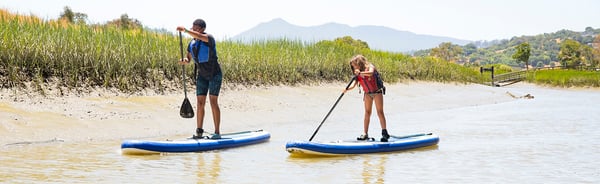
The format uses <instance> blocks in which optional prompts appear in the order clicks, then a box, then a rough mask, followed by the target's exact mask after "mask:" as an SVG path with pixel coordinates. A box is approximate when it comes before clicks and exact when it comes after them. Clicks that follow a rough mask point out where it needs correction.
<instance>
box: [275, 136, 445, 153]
mask: <svg viewBox="0 0 600 184" xmlns="http://www.w3.org/2000/svg"><path fill="white" fill-rule="evenodd" d="M439 140H440V138H439V136H437V135H435V134H432V133H427V134H414V135H407V136H390V138H389V139H388V142H380V141H375V140H373V139H371V140H367V141H356V140H352V141H334V142H311V141H291V142H288V143H287V144H286V145H285V149H286V150H287V151H288V152H289V153H290V154H292V155H294V156H310V155H313V156H336V155H353V154H367V153H383V152H393V151H402V150H408V149H414V148H420V147H426V146H432V145H436V144H437V143H438V142H439Z"/></svg>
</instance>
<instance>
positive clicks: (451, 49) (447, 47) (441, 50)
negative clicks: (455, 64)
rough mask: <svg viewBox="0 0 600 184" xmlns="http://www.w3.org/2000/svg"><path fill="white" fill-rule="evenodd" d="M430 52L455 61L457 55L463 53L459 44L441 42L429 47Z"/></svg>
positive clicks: (432, 54)
mask: <svg viewBox="0 0 600 184" xmlns="http://www.w3.org/2000/svg"><path fill="white" fill-rule="evenodd" d="M430 54H431V56H434V57H438V58H442V59H443V60H446V61H456V60H457V59H458V56H460V55H462V54H463V49H462V47H460V46H459V45H453V44H452V43H450V42H443V43H440V45H439V46H438V47H436V48H433V49H431V52H430Z"/></svg>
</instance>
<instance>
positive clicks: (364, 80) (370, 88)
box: [357, 75, 379, 94]
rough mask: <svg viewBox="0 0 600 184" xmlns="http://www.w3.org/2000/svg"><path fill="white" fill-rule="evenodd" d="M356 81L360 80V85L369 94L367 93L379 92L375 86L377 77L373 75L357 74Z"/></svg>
mask: <svg viewBox="0 0 600 184" xmlns="http://www.w3.org/2000/svg"><path fill="white" fill-rule="evenodd" d="M357 80H358V82H360V85H361V86H362V87H363V91H365V93H367V94H369V93H376V92H379V87H377V78H375V75H371V76H360V75H359V76H358V77H357Z"/></svg>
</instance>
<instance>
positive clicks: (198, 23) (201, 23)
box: [194, 19, 206, 28]
mask: <svg viewBox="0 0 600 184" xmlns="http://www.w3.org/2000/svg"><path fill="white" fill-rule="evenodd" d="M194 25H195V26H200V27H201V28H206V22H204V20H202V19H196V20H195V21H194Z"/></svg>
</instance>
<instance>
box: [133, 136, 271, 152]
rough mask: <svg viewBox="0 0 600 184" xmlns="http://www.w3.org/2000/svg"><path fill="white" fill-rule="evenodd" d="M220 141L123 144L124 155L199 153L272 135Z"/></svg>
mask: <svg viewBox="0 0 600 184" xmlns="http://www.w3.org/2000/svg"><path fill="white" fill-rule="evenodd" d="M220 136H221V138H220V139H208V138H203V139H192V138H188V139H184V140H172V141H168V140H167V141H148V140H125V141H123V143H122V144H121V152H122V153H123V154H134V155H136V154H156V153H178V152H199V151H208V150H215V149H224V148H233V147H239V146H245V145H250V144H256V143H261V142H265V141H267V140H269V138H270V137H271V134H269V132H266V131H263V130H255V131H245V132H235V133H228V134H220Z"/></svg>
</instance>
